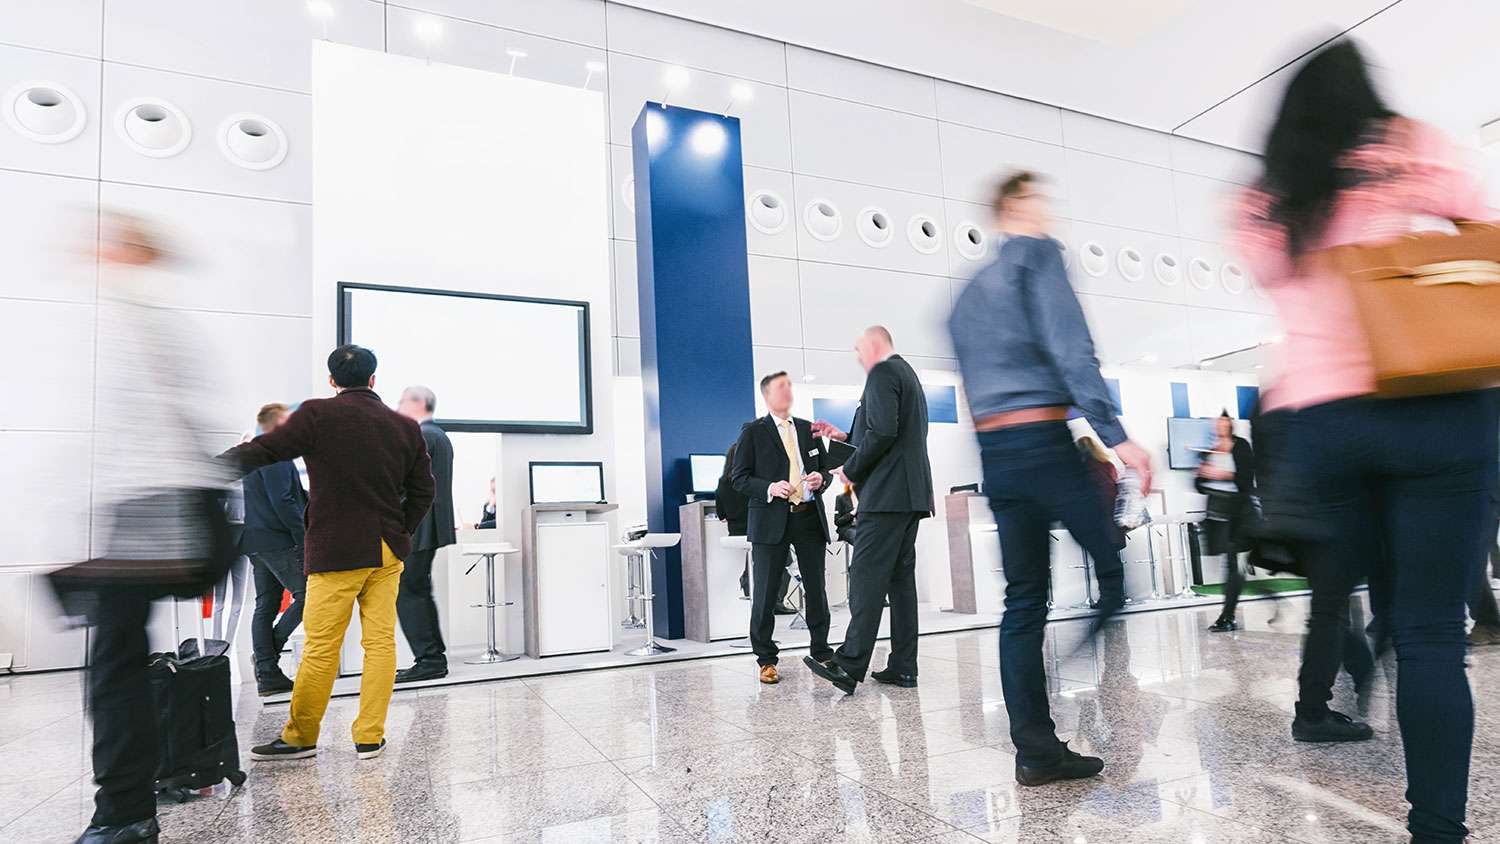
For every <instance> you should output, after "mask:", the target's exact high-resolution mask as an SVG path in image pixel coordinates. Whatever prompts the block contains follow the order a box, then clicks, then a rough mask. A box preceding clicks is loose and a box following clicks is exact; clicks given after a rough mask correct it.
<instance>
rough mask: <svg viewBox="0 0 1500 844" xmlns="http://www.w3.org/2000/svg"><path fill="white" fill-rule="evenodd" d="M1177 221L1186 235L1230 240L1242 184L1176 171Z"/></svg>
mask: <svg viewBox="0 0 1500 844" xmlns="http://www.w3.org/2000/svg"><path fill="white" fill-rule="evenodd" d="M1172 188H1173V196H1174V198H1175V199H1176V202H1177V225H1178V229H1179V231H1180V232H1181V234H1182V236H1183V237H1191V238H1194V239H1196V240H1211V241H1216V242H1218V243H1226V242H1228V241H1229V239H1230V234H1229V224H1230V217H1231V216H1232V212H1231V205H1232V203H1233V202H1234V198H1235V194H1237V193H1238V192H1239V191H1240V190H1243V188H1241V187H1240V186H1238V185H1233V184H1230V183H1229V182H1221V181H1218V180H1217V179H1207V178H1204V177H1202V176H1194V175H1191V174H1188V173H1173V174H1172Z"/></svg>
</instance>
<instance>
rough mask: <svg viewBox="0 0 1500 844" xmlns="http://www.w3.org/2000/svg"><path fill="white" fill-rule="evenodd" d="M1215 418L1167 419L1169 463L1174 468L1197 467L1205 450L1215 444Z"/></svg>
mask: <svg viewBox="0 0 1500 844" xmlns="http://www.w3.org/2000/svg"><path fill="white" fill-rule="evenodd" d="M1214 437H1215V435H1214V420H1213V419H1188V418H1173V419H1168V420H1167V465H1169V466H1171V467H1172V468H1173V469H1196V468H1198V463H1199V461H1200V460H1201V459H1202V457H1203V452H1205V451H1207V450H1208V449H1210V448H1213V445H1214Z"/></svg>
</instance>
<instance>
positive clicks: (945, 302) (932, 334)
mask: <svg viewBox="0 0 1500 844" xmlns="http://www.w3.org/2000/svg"><path fill="white" fill-rule="evenodd" d="M801 269H802V324H803V325H805V326H809V327H811V326H817V330H808V331H804V332H803V337H804V343H805V345H806V347H807V348H809V349H824V350H830V351H839V350H843V349H850V348H853V346H854V339H855V337H856V336H857V335H858V334H859V333H860V332H861V331H863V330H865V329H866V328H868V327H870V326H871V325H876V324H879V325H884V326H886V327H887V328H889V329H890V331H891V335H892V337H893V338H894V339H895V341H896V348H897V349H898V350H900V351H901V352H902V353H905V354H913V355H925V356H927V357H952V356H953V352H952V350H951V344H950V343H949V341H948V328H947V320H948V316H949V314H950V313H951V311H952V299H951V293H950V291H949V289H948V279H946V278H935V277H932V276H922V275H912V274H911V273H898V272H887V271H883V270H870V269H864V268H860V267H844V266H839V265H837V264H817V263H812V262H806V261H804V262H803V263H802V267H801Z"/></svg>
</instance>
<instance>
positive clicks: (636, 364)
mask: <svg viewBox="0 0 1500 844" xmlns="http://www.w3.org/2000/svg"><path fill="white" fill-rule="evenodd" d="M615 374H616V375H621V376H635V377H640V374H641V341H640V338H638V337H617V338H615Z"/></svg>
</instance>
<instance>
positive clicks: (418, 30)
mask: <svg viewBox="0 0 1500 844" xmlns="http://www.w3.org/2000/svg"><path fill="white" fill-rule="evenodd" d="M412 32H414V33H415V34H416V36H417V40H419V41H421V42H422V43H423V44H427V45H429V46H430V45H432V44H433V42H435V41H437V40H438V39H440V38H442V37H443V25H442V24H441V23H438V20H437V18H430V17H420V18H417V22H416V23H415V24H413V25H412Z"/></svg>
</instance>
